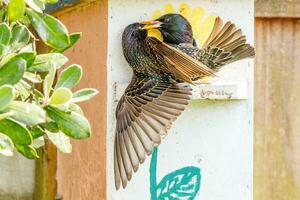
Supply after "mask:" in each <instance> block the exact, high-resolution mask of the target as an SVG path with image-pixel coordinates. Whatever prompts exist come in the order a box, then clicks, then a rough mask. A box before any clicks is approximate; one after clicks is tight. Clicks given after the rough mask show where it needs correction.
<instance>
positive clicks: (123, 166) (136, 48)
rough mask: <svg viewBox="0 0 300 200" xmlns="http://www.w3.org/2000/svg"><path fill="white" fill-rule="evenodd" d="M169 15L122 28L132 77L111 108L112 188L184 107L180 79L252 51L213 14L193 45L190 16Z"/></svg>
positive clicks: (186, 91) (186, 95) (185, 92)
mask: <svg viewBox="0 0 300 200" xmlns="http://www.w3.org/2000/svg"><path fill="white" fill-rule="evenodd" d="M173 15H174V14H173ZM168 16H169V17H165V18H164V17H162V18H159V19H158V20H154V21H146V22H145V21H144V22H141V23H133V24H130V25H129V26H127V27H126V28H125V30H124V32H123V36H122V47H123V53H124V56H125V59H126V60H127V62H128V63H129V65H130V67H131V68H132V70H133V77H132V80H131V82H130V84H129V85H128V87H127V88H126V90H125V93H124V94H123V96H122V97H121V99H120V101H119V103H118V105H117V108H116V119H117V125H116V135H115V141H114V172H115V186H116V189H119V188H120V185H121V183H122V186H123V188H125V187H126V186H127V183H128V181H130V180H131V178H132V174H133V172H136V171H137V170H138V168H139V165H140V164H141V163H143V162H144V160H145V159H146V155H150V154H151V153H152V150H153V148H154V147H155V146H158V145H159V144H160V142H161V139H162V138H164V137H165V136H166V135H167V131H168V129H169V128H170V127H171V125H172V123H173V122H174V121H175V120H176V118H177V117H178V116H179V115H180V114H181V112H182V111H184V109H185V107H186V106H187V104H188V102H189V100H190V96H191V88H190V87H189V86H188V84H186V83H184V82H187V83H192V82H193V81H195V80H197V79H200V78H203V77H205V76H213V75H214V73H215V72H216V71H217V70H218V69H219V68H220V67H221V66H223V65H225V64H228V63H231V62H233V61H236V60H240V59H243V58H247V57H252V56H254V48H253V47H251V46H250V45H249V44H246V38H245V36H244V35H242V33H241V30H240V29H237V28H236V27H235V25H234V24H232V23H231V22H227V23H225V25H224V26H223V23H222V20H221V19H220V18H216V20H215V24H214V27H213V30H212V32H211V34H210V36H209V38H208V39H207V41H206V42H205V44H204V45H203V47H202V48H201V49H198V48H197V47H195V46H194V45H193V43H194V42H193V34H192V28H191V25H190V24H189V22H188V21H187V20H185V19H184V18H183V17H182V16H181V15H174V16H176V17H175V19H176V20H172V18H173V16H172V15H168ZM163 19H164V20H163ZM151 28H158V29H159V30H160V31H161V32H162V35H163V41H159V40H158V39H156V38H154V37H147V30H148V29H151Z"/></svg>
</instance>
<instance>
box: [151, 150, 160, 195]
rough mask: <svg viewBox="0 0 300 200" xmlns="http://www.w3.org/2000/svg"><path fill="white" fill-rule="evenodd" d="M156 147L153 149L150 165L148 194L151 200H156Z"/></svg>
mask: <svg viewBox="0 0 300 200" xmlns="http://www.w3.org/2000/svg"><path fill="white" fill-rule="evenodd" d="M157 152H158V149H157V147H154V149H153V152H152V157H151V163H150V169H149V172H150V194H151V200H157V180H156V178H157V177H156V170H157Z"/></svg>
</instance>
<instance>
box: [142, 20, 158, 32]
mask: <svg viewBox="0 0 300 200" xmlns="http://www.w3.org/2000/svg"><path fill="white" fill-rule="evenodd" d="M140 24H142V25H144V27H143V28H142V29H145V30H150V29H158V28H160V27H161V25H162V22H160V21H156V20H147V21H141V22H140Z"/></svg>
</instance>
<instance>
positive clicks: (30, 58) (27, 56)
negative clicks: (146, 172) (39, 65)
mask: <svg viewBox="0 0 300 200" xmlns="http://www.w3.org/2000/svg"><path fill="white" fill-rule="evenodd" d="M35 57H36V52H34V51H32V52H21V53H18V54H17V55H15V56H14V58H22V59H24V60H25V61H26V67H27V68H29V67H30V66H31V65H32V64H33V62H34V60H35Z"/></svg>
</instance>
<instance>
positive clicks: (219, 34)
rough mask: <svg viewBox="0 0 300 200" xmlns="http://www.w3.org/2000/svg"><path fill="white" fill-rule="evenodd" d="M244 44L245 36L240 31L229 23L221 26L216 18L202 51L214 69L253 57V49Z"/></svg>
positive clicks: (220, 22) (218, 18)
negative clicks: (213, 65)
mask: <svg viewBox="0 0 300 200" xmlns="http://www.w3.org/2000/svg"><path fill="white" fill-rule="evenodd" d="M246 42H247V41H246V36H245V35H243V34H242V31H241V29H238V28H237V27H236V26H235V25H234V24H233V23H232V22H230V21H228V22H226V23H225V24H224V25H223V21H222V19H221V18H220V17H217V18H216V20H215V24H214V27H213V30H212V32H211V34H210V36H209V37H208V39H207V40H206V42H205V43H204V45H203V47H202V49H204V50H205V54H206V55H208V56H209V57H210V61H211V62H212V63H213V64H215V67H216V68H219V67H221V66H223V65H225V64H229V63H232V62H235V61H237V60H241V59H244V58H250V57H253V56H254V55H255V51H254V48H253V47H252V46H251V45H250V44H247V43H246Z"/></svg>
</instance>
